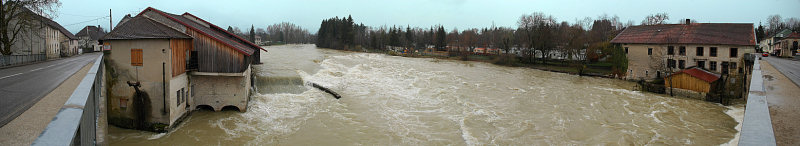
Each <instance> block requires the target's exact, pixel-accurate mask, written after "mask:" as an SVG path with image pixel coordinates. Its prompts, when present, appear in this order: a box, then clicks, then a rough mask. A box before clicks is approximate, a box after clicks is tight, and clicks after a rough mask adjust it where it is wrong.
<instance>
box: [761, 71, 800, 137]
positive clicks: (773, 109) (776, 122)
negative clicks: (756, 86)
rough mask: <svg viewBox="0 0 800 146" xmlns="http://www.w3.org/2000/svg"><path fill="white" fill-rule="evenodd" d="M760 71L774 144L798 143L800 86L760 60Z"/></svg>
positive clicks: (799, 133)
mask: <svg viewBox="0 0 800 146" xmlns="http://www.w3.org/2000/svg"><path fill="white" fill-rule="evenodd" d="M761 71H762V73H763V75H764V88H765V90H766V91H767V104H768V105H769V114H770V117H771V119H772V129H774V130H775V141H776V144H777V145H779V146H791V145H800V96H797V92H798V91H800V87H798V86H797V85H796V84H794V83H793V82H792V80H789V78H787V77H786V76H785V75H783V74H781V72H779V71H778V70H777V69H775V67H774V66H772V64H770V63H769V62H766V61H761Z"/></svg>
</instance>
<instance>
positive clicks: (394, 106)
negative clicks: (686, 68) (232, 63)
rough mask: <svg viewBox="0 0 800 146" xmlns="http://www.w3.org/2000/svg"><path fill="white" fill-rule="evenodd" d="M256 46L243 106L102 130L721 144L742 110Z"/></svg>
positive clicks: (200, 137) (162, 140)
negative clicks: (151, 126) (168, 124)
mask: <svg viewBox="0 0 800 146" xmlns="http://www.w3.org/2000/svg"><path fill="white" fill-rule="evenodd" d="M265 48H266V49H267V50H269V51H270V52H268V53H266V54H262V56H263V57H262V61H263V62H264V64H263V65H257V66H255V67H254V73H256V74H257V75H258V77H257V78H256V80H257V83H256V84H257V86H258V93H256V94H255V95H253V96H252V101H251V102H250V105H249V109H248V110H247V112H244V113H241V112H237V111H222V112H211V111H204V110H200V111H195V112H194V113H193V114H192V115H191V117H189V118H188V119H187V120H186V121H185V122H184V123H183V124H181V125H180V126H179V127H178V128H177V129H176V130H173V131H171V132H169V133H150V132H141V131H135V130H127V129H120V128H116V127H109V130H110V135H109V139H110V144H111V145H595V144H599V145H725V144H727V143H728V142H730V141H732V139H734V137H735V135H737V133H738V131H737V130H736V128H735V127H736V126H737V125H738V124H739V123H738V122H737V121H738V120H735V118H733V117H740V116H741V115H740V114H741V113H742V112H741V110H742V108H741V107H729V106H722V105H719V104H713V103H708V102H703V101H698V100H691V99H682V98H674V97H665V96H662V95H657V94H650V93H643V92H639V91H633V88H634V86H635V84H634V83H631V82H626V81H621V80H614V79H603V78H593V77H578V76H574V75H568V74H562V73H552V72H546V71H539V70H534V69H528V68H514V67H503V66H496V65H492V64H488V63H479V62H464V61H453V60H439V59H430V58H406V57H397V56H387V55H382V54H368V53H354V52H342V51H336V50H329V49H318V48H316V47H315V46H314V45H284V46H269V47H265ZM262 53H263V52H262ZM305 82H314V83H318V84H320V85H323V86H326V87H329V88H331V89H332V90H334V91H336V92H338V93H339V94H341V95H342V97H343V98H342V99H338V100H337V99H334V98H333V97H332V96H331V95H329V94H327V93H325V92H322V91H320V90H317V89H313V88H311V87H309V86H305V85H304V83H305ZM737 119H738V118H737ZM733 143H735V142H733Z"/></svg>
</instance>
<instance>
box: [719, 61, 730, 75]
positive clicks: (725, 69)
mask: <svg viewBox="0 0 800 146" xmlns="http://www.w3.org/2000/svg"><path fill="white" fill-rule="evenodd" d="M729 65H730V64H729V63H728V62H727V61H723V62H722V63H720V65H719V66H720V70H722V71H721V72H722V74H728V68H729V67H730V66H729Z"/></svg>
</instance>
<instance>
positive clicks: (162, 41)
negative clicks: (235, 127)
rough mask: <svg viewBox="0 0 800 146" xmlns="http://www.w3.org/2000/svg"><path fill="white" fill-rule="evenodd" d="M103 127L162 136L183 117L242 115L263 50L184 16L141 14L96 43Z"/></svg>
mask: <svg viewBox="0 0 800 146" xmlns="http://www.w3.org/2000/svg"><path fill="white" fill-rule="evenodd" d="M101 40H102V43H103V44H104V45H107V46H106V47H107V48H110V50H107V51H105V52H106V53H105V55H106V56H105V59H106V60H107V62H108V63H107V64H106V66H107V68H109V69H111V70H113V71H111V72H110V73H109V74H110V77H109V78H107V79H106V80H107V81H108V82H109V84H110V85H109V87H108V88H109V89H108V90H107V92H108V93H107V95H109V96H108V97H107V101H108V105H109V115H108V119H109V124H112V125H116V126H119V127H126V128H133V129H140V130H149V131H168V130H169V129H170V128H172V127H173V126H175V125H177V123H180V121H181V119H184V118H185V117H186V115H187V113H189V112H190V111H192V110H194V109H197V108H201V107H203V108H208V109H213V110H215V111H219V110H221V109H222V108H226V107H232V108H234V109H238V110H239V111H242V112H244V111H246V110H247V104H248V102H249V99H250V98H249V96H250V89H251V84H252V83H251V80H250V78H251V64H253V63H256V62H257V59H256V58H258V57H259V56H258V54H259V53H260V52H262V51H264V52H266V50H264V49H263V48H261V47H259V46H257V45H255V44H254V43H252V42H249V41H247V40H245V39H242V38H239V37H238V36H236V35H233V34H232V33H230V32H227V31H226V30H224V29H221V28H219V27H217V26H216V25H214V24H212V23H209V22H208V21H205V20H203V19H201V18H200V17H197V16H194V15H192V14H190V13H184V14H182V15H176V14H170V13H166V12H163V11H161V10H158V9H155V8H147V9H145V10H143V11H142V12H141V13H139V14H138V15H136V16H134V17H126V18H125V19H123V20H121V21H120V23H118V25H117V26H116V27H115V28H114V29H113V30H112V31H111V32H109V33H108V34H107V35H105V36H104V37H103V38H102V39H101Z"/></svg>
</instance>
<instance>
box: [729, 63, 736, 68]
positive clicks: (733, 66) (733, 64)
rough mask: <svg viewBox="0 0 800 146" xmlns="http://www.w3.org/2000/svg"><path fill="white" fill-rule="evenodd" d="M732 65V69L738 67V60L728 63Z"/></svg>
mask: <svg viewBox="0 0 800 146" xmlns="http://www.w3.org/2000/svg"><path fill="white" fill-rule="evenodd" d="M728 64H729V65H730V66H731V69H736V62H730V63H728Z"/></svg>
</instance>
